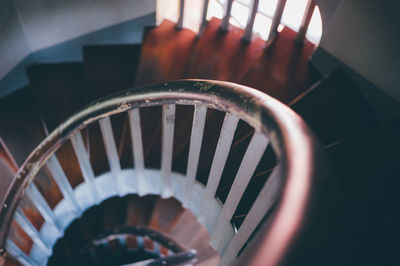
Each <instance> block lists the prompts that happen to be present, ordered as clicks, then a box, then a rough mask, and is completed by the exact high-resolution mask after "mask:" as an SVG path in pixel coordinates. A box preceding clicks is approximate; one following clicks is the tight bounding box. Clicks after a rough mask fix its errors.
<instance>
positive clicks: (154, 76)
mask: <svg viewBox="0 0 400 266" xmlns="http://www.w3.org/2000/svg"><path fill="white" fill-rule="evenodd" d="M196 40H197V39H196V33H194V32H192V31H190V30H188V29H182V30H178V29H176V26H175V23H174V22H171V21H169V20H164V22H163V23H161V25H160V26H158V27H156V28H153V29H151V30H148V31H147V32H146V33H145V36H144V40H143V43H142V53H141V56H140V64H139V69H138V74H137V76H136V80H135V85H136V86H138V85H144V84H149V83H153V82H161V81H170V80H176V79H180V78H182V77H183V74H184V72H185V70H186V68H187V66H188V64H189V61H190V58H191V56H192V53H193V49H194V46H195V44H196Z"/></svg>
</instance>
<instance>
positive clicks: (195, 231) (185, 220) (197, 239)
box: [169, 210, 216, 262]
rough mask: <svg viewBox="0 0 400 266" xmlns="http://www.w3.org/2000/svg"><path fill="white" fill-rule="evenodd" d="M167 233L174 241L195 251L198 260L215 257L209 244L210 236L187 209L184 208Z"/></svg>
mask: <svg viewBox="0 0 400 266" xmlns="http://www.w3.org/2000/svg"><path fill="white" fill-rule="evenodd" d="M169 234H170V235H171V236H172V237H173V239H175V240H176V241H178V242H180V243H183V244H185V245H186V246H187V247H189V248H190V249H195V250H196V251H197V257H198V262H202V261H206V260H207V259H209V258H212V257H215V256H216V252H215V251H214V250H213V249H212V247H211V246H210V245H209V243H208V241H209V239H210V236H209V234H208V232H207V230H206V229H205V228H204V227H203V226H202V225H200V224H199V223H198V222H197V218H196V216H194V215H193V214H192V213H191V212H190V211H189V210H184V211H183V212H182V213H181V215H180V217H179V218H178V219H177V220H176V222H175V223H174V225H173V226H172V227H171V229H170V231H169Z"/></svg>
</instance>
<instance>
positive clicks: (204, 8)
mask: <svg viewBox="0 0 400 266" xmlns="http://www.w3.org/2000/svg"><path fill="white" fill-rule="evenodd" d="M208 2H209V0H204V4H203V16H202V19H201V24H200V28H199V33H198V35H199V36H200V35H201V34H202V33H203V31H204V29H205V27H206V26H207V12H208Z"/></svg>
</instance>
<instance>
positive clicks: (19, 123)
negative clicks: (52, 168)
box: [0, 86, 45, 166]
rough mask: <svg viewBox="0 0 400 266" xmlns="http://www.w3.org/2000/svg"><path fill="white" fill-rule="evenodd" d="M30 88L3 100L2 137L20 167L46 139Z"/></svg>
mask: <svg viewBox="0 0 400 266" xmlns="http://www.w3.org/2000/svg"><path fill="white" fill-rule="evenodd" d="M33 99H34V94H33V92H32V88H31V87H30V86H27V87H24V88H21V89H20V90H18V91H16V92H14V93H12V94H11V95H8V96H6V97H5V98H3V99H1V103H0V136H1V138H2V140H3V141H4V143H5V145H7V148H8V150H9V151H10V153H11V155H12V156H13V157H14V159H15V161H16V163H17V165H18V166H21V165H22V164H23V163H24V161H25V159H26V158H27V157H28V155H29V154H30V153H31V152H32V151H33V150H34V149H35V148H36V146H37V145H39V143H40V142H41V141H42V140H43V139H44V138H45V133H44V130H43V124H42V121H41V119H40V113H39V112H38V110H37V109H36V106H35V105H34V101H33Z"/></svg>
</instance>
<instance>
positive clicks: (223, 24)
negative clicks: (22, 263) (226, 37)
mask: <svg viewBox="0 0 400 266" xmlns="http://www.w3.org/2000/svg"><path fill="white" fill-rule="evenodd" d="M232 4H233V0H228V2H227V3H226V9H225V16H224V18H223V19H222V22H221V30H222V31H228V29H229V19H230V18H231V12H232Z"/></svg>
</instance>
